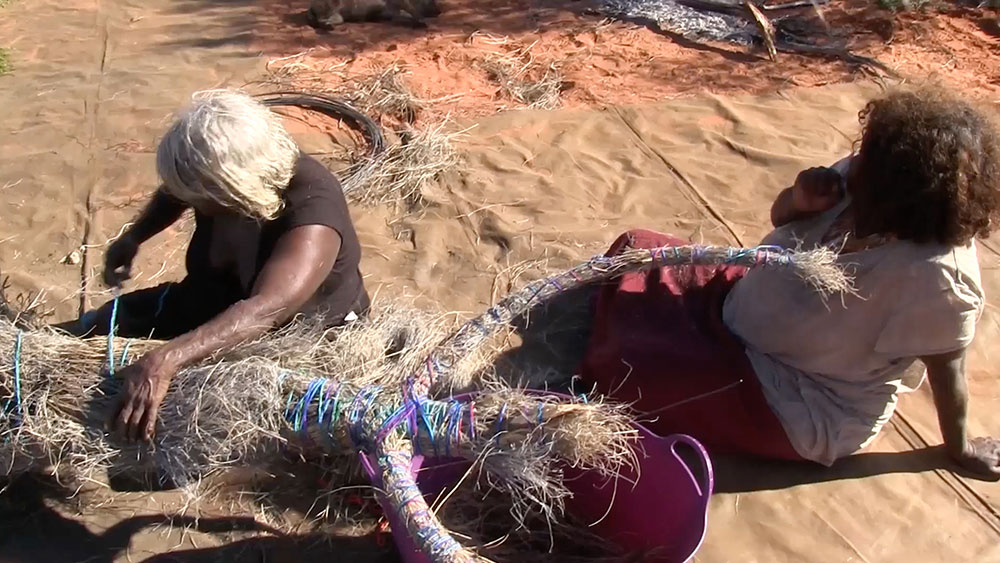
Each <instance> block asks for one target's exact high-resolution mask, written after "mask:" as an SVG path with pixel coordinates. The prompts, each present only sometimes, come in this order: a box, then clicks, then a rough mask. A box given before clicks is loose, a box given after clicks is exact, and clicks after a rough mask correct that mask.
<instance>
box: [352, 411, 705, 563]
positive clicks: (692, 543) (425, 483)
mask: <svg viewBox="0 0 1000 563" xmlns="http://www.w3.org/2000/svg"><path fill="white" fill-rule="evenodd" d="M456 398H457V399H460V400H461V399H464V398H465V397H456ZM634 426H635V428H636V429H637V430H638V432H639V436H640V440H639V448H638V451H639V452H640V455H639V468H638V469H639V470H638V475H635V474H622V475H620V476H618V477H613V478H612V477H602V476H600V475H597V474H595V473H593V472H586V471H578V470H573V469H567V470H566V477H567V482H566V485H567V486H568V487H569V489H570V491H572V493H573V496H572V498H570V499H569V500H567V502H566V509H567V511H568V512H569V513H570V514H572V515H573V516H574V517H576V518H577V519H578V520H580V521H582V522H586V523H589V524H590V526H591V529H592V530H593V531H594V532H595V533H597V534H598V535H600V536H601V537H603V538H605V539H606V540H608V541H609V542H611V543H612V544H614V545H616V546H618V547H619V548H621V549H622V550H623V551H625V552H630V553H632V552H640V553H643V554H644V557H643V560H644V561H657V562H664V563H667V562H669V563H683V562H686V561H689V560H690V559H691V558H692V556H693V555H694V554H695V552H697V551H698V548H699V547H701V543H702V541H703V540H704V538H705V530H706V526H707V525H708V501H709V497H710V496H711V494H712V486H713V476H712V464H711V461H710V460H709V457H708V452H706V451H705V448H704V447H703V446H702V445H701V444H700V443H698V441H697V440H695V439H694V438H691V437H690V436H685V435H681V434H676V435H672V436H667V437H661V436H657V435H656V434H654V433H653V432H651V431H650V430H649V429H647V428H645V427H644V426H642V425H638V424H635V425H634ZM681 444H683V445H686V446H689V447H690V449H691V450H692V451H693V452H694V457H695V458H697V459H698V460H699V461H700V463H701V467H699V468H694V469H692V468H691V467H689V466H688V465H687V463H686V462H685V461H684V459H683V458H682V457H681V456H680V455H679V454H678V451H677V447H678V445H681ZM362 458H363V459H362V462H363V465H364V466H365V468H366V470H367V471H368V476H369V478H370V479H371V480H372V483H373V484H374V485H375V486H376V487H379V486H380V483H379V482H378V481H379V478H378V473H377V470H376V469H375V468H376V464H375V460H374V459H372V458H370V457H368V456H366V455H365V454H362ZM468 467H469V462H468V461H465V460H460V459H434V460H425V459H424V458H423V457H421V456H414V458H413V467H412V471H413V472H414V474H415V475H416V476H417V477H416V478H417V483H418V485H419V486H420V490H421V491H422V492H423V493H424V497H425V498H427V499H428V502H433V500H434V499H435V498H437V496H438V495H439V494H440V493H441V491H443V490H444V489H446V488H447V487H450V486H452V485H454V484H455V483H457V482H458V480H459V479H461V477H462V475H464V474H465V471H466V470H467V469H468ZM699 475H700V476H701V477H699ZM378 500H379V503H380V504H381V505H382V509H383V511H384V512H385V515H386V518H387V519H388V521H389V524H390V526H392V533H393V539H394V541H395V543H396V546H397V547H398V549H399V552H400V555H401V556H402V558H403V561H405V562H406V563H428V560H427V558H426V557H424V556H423V555H422V554H421V553H420V552H419V551H418V550H417V548H416V545H415V544H414V543H413V541H412V540H411V539H410V537H409V536H408V535H407V534H406V528H405V527H404V526H403V525H402V523H401V522H399V521H398V517H397V516H396V513H395V511H394V510H391V509H390V507H388V506H387V503H386V499H385V498H384V497H383V496H381V495H379V499H378Z"/></svg>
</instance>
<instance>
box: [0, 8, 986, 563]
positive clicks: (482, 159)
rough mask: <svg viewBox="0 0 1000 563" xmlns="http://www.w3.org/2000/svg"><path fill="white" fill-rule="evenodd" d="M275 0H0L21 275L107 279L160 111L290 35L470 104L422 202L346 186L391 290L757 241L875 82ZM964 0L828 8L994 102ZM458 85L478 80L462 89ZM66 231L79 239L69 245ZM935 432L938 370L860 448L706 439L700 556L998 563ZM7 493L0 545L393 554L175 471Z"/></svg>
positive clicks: (839, 145)
mask: <svg viewBox="0 0 1000 563" xmlns="http://www.w3.org/2000/svg"><path fill="white" fill-rule="evenodd" d="M286 6H287V4H286V3H278V2H270V1H261V2H258V3H255V4H253V5H245V4H244V3H237V2H209V1H207V0H185V1H181V2H170V1H168V0H152V1H150V2H142V3H140V2H137V1H136V0H72V1H71V2H60V3H56V2H54V1H52V0H37V1H34V2H30V3H29V2H26V1H25V0H16V1H15V2H14V3H13V4H12V5H10V6H9V7H6V8H4V9H3V10H2V11H0V46H8V47H10V48H12V50H13V51H12V52H13V62H14V65H15V71H14V73H13V74H11V75H9V76H4V77H0V108H3V110H2V111H3V123H4V128H3V130H0V155H3V166H2V167H0V216H2V217H3V218H4V220H3V221H2V222H0V268H2V270H3V273H4V274H5V275H9V276H10V277H11V280H12V282H13V287H14V290H15V291H22V292H39V291H42V292H44V298H45V302H46V304H47V305H48V306H50V307H51V308H53V309H54V313H55V315H56V317H58V318H68V317H70V316H72V315H74V314H76V313H78V312H79V310H80V309H81V307H85V306H93V305H96V304H99V303H100V302H102V300H104V299H106V298H107V293H106V290H104V289H103V288H102V287H101V286H100V284H99V283H98V274H99V272H100V265H101V260H102V257H103V246H104V244H105V242H106V241H107V240H109V239H110V238H112V237H114V236H115V235H116V234H117V233H118V232H119V229H120V228H121V226H122V225H123V224H124V223H125V222H127V221H128V220H129V219H130V218H131V217H132V216H133V215H134V214H135V213H136V211H137V210H138V209H139V206H140V204H141V202H142V199H143V198H144V196H145V194H147V193H148V192H149V190H150V189H151V188H152V187H153V186H154V185H155V184H154V182H155V173H154V166H153V156H152V154H151V150H152V147H154V146H155V142H156V139H157V136H158V135H159V134H160V133H161V132H162V130H163V128H164V124H165V120H166V119H168V117H169V115H170V113H171V112H172V111H173V110H174V109H175V108H176V107H177V106H179V105H180V104H181V103H183V101H184V99H185V98H186V96H187V95H188V94H189V93H190V92H191V91H193V90H196V89H202V88H209V87H215V86H222V85H226V86H240V85H242V84H245V83H248V82H252V81H256V80H259V79H260V78H261V77H262V76H264V75H265V73H266V72H265V67H266V65H267V63H268V62H269V61H273V60H274V59H277V58H279V57H288V56H294V57H293V59H288V60H300V59H301V60H302V62H303V65H304V66H305V69H304V70H303V71H302V72H303V73H309V72H313V73H317V72H323V71H324V69H328V68H334V69H337V71H338V72H339V71H340V70H343V69H345V68H347V69H348V70H350V71H352V72H353V71H362V70H366V69H373V68H377V67H378V66H379V65H383V64H386V63H390V62H398V61H402V62H403V63H405V65H406V68H407V69H408V79H409V80H410V81H411V84H412V85H413V86H414V89H415V90H416V91H417V92H418V93H419V94H420V95H421V96H422V97H424V98H427V99H428V100H430V101H429V102H428V108H429V109H428V111H427V113H426V114H424V115H422V116H421V118H420V119H421V120H423V121H427V122H430V121H433V120H435V119H439V118H440V117H442V116H444V115H446V114H450V115H451V116H452V117H453V119H455V120H456V123H455V124H454V126H455V127H457V128H469V130H468V132H467V134H466V137H465V140H464V141H463V142H462V145H461V147H460V148H461V150H462V153H463V155H464V156H463V158H464V159H465V165H464V167H463V169H462V170H460V171H455V172H453V173H451V174H448V175H447V176H446V177H444V178H442V180H441V181H440V182H439V183H438V184H436V185H434V186H431V187H430V188H429V189H428V190H427V193H426V200H427V205H426V207H425V208H424V209H422V210H421V211H420V212H419V213H416V214H413V215H409V216H403V215H400V214H398V213H396V212H395V211H393V210H391V209H389V208H383V207H375V208H362V207H356V208H354V209H352V213H353V216H354V219H355V222H356V225H357V227H358V231H359V235H360V237H361V242H362V245H363V250H364V263H363V270H364V273H365V275H366V280H367V283H368V285H369V287H370V288H371V289H372V291H373V293H375V294H376V296H379V297H385V296H390V295H391V296H406V297H408V298H412V299H414V300H415V301H416V302H418V303H419V304H421V305H423V306H426V307H435V308H438V309H440V310H447V311H454V312H457V313H459V314H468V313H473V312H476V311H478V310H480V309H482V308H483V307H484V306H486V305H488V304H490V303H491V302H493V301H494V300H495V299H497V298H498V296H500V295H502V294H503V293H504V292H505V291H506V290H507V288H508V287H509V286H510V285H512V284H513V285H517V284H519V283H523V282H524V281H526V280H529V279H531V278H534V277H536V276H539V275H542V274H543V273H545V272H550V271H553V270H556V269H559V268H563V267H565V266H568V265H570V264H571V263H574V262H576V261H578V260H581V259H584V258H587V257H589V256H592V255H594V254H596V253H598V252H600V251H602V250H603V249H604V247H605V246H606V245H607V244H609V243H610V241H612V240H613V239H614V238H615V236H616V235H617V234H618V233H620V232H621V231H624V230H626V229H629V228H633V227H645V228H652V229H656V230H661V231H667V232H671V233H674V234H677V235H680V236H683V237H688V238H690V239H691V240H694V241H698V242H701V241H704V242H718V243H732V244H752V243H754V242H755V241H757V240H758V239H759V238H760V237H761V236H762V235H763V234H764V233H765V232H766V212H767V209H768V207H769V205H770V202H771V200H772V199H773V197H774V194H775V193H776V192H777V191H778V190H779V189H781V188H782V187H784V186H785V185H787V183H788V182H789V181H790V180H791V179H792V178H793V177H794V175H795V173H796V172H797V171H798V170H801V169H802V168H804V167H807V166H813V165H822V164H829V163H831V162H833V161H834V160H836V159H837V158H839V157H840V156H842V155H843V154H844V153H845V151H847V150H849V147H850V146H851V143H852V141H853V140H854V138H855V137H856V134H857V125H856V114H857V111H858V109H860V107H861V106H862V105H863V103H864V101H865V99H866V98H867V97H868V96H870V95H872V94H873V93H874V92H876V91H877V86H876V85H875V84H873V83H871V82H866V81H863V80H859V81H855V82H852V83H845V84H841V83H840V82H843V81H845V80H847V79H851V78H859V77H858V76H857V75H856V74H855V72H854V71H853V70H852V69H850V68H848V67H847V66H845V65H843V64H842V63H839V62H831V61H821V60H817V59H811V58H804V57H795V56H786V57H782V59H781V62H780V64H778V65H772V64H769V63H765V62H764V61H763V60H762V59H760V58H759V54H757V53H750V54H749V55H748V54H746V53H745V52H744V51H743V49H742V48H739V47H731V46H726V45H713V46H708V47H704V48H696V47H695V46H692V45H688V44H685V43H679V42H677V41H675V40H672V39H670V38H666V37H663V36H662V35H659V34H657V33H655V32H653V31H651V30H649V29H646V28H644V27H640V26H635V25H631V24H621V23H610V24H602V25H598V24H599V23H600V22H599V18H597V17H595V16H588V15H587V14H586V13H585V12H586V10H587V4H586V2H582V1H581V2H568V1H567V2H563V1H557V0H553V1H550V2H528V1H521V0H505V1H504V2H500V3H496V4H490V7H488V8H487V7H485V6H486V5H485V4H480V3H472V2H471V1H464V0H461V1H460V0H454V1H446V2H444V7H445V10H446V14H445V15H444V16H443V17H442V18H440V20H438V21H436V22H431V24H430V28H429V29H428V30H423V31H414V30H408V29H400V28H390V27H386V26H379V25H376V24H362V25H358V26H351V27H348V28H344V29H342V30H337V31H334V32H332V33H330V34H327V35H319V34H316V33H315V32H314V31H312V30H311V29H308V28H303V27H302V26H301V22H300V20H299V19H298V18H299V16H298V15H296V14H297V13H298V12H299V11H300V10H301V9H303V8H304V6H298V5H297V6H296V7H295V10H294V12H295V13H292V14H289V13H288V8H287V7H286ZM976 14H979V13H978V12H976V13H974V14H971V15H970V13H969V12H968V11H965V12H955V13H951V14H944V15H939V16H936V17H934V18H929V17H927V16H920V15H908V16H904V17H902V18H901V20H900V21H899V22H898V23H897V24H896V27H895V30H894V31H893V38H892V41H891V42H889V43H886V40H885V39H883V38H882V36H879V35H878V32H879V30H881V31H885V30H884V29H882V28H881V27H879V26H880V25H882V24H879V23H878V22H883V23H884V22H885V21H887V20H886V18H887V16H886V15H885V14H884V13H881V12H877V11H874V10H868V9H862V8H861V7H860V4H853V3H851V2H848V3H847V4H846V5H843V4H837V5H836V6H835V7H831V8H830V12H829V14H828V15H830V18H831V21H838V18H839V19H840V20H839V21H843V22H844V25H847V24H849V23H850V24H852V25H854V26H855V27H856V28H857V29H858V30H859V31H858V35H859V38H858V39H857V40H856V41H857V43H858V49H859V51H861V52H864V53H866V54H869V55H875V56H878V57H880V59H881V60H883V61H884V62H886V63H887V64H889V65H890V66H893V67H895V68H898V69H900V70H901V71H905V72H907V73H910V74H913V75H926V74H932V73H939V74H940V75H941V76H942V79H944V80H946V81H949V82H950V83H953V84H955V85H957V86H960V87H962V88H963V89H965V90H966V91H967V92H969V93H971V94H973V95H976V96H977V97H980V98H984V99H987V100H996V99H1000V95H998V88H1000V75H998V74H997V73H998V72H1000V67H998V66H997V65H996V64H995V63H994V62H991V57H995V56H996V54H997V50H998V49H1000V47H998V41H997V38H996V36H995V35H991V34H990V32H989V27H988V25H986V23H988V20H985V13H983V14H980V15H976ZM851 17H853V19H851ZM984 21H985V22H986V23H983V22H984ZM542 25H544V26H546V29H545V31H543V32H539V31H536V30H537V29H538V28H539V27H541V26H542ZM865 30H867V31H865ZM477 31H478V33H476V32H477ZM884 35H886V34H884ZM309 49H312V51H309V52H308V53H306V54H303V55H300V56H296V55H297V54H299V53H303V52H304V51H307V50H309ZM517 49H520V50H521V52H522V53H530V56H531V57H532V60H535V61H538V62H539V63H540V64H543V65H549V64H556V63H559V65H557V66H559V68H560V71H561V72H562V73H563V75H564V76H565V80H566V81H567V82H569V83H571V86H570V87H568V88H567V89H566V91H565V92H563V105H564V108H562V109H559V110H557V111H525V110H522V109H520V108H519V107H518V105H517V104H516V103H514V102H512V101H511V100H509V99H507V98H505V97H503V96H502V95H500V94H498V92H497V87H496V85H495V84H493V83H491V82H490V81H489V80H488V79H487V78H486V77H485V75H484V73H481V72H479V71H478V70H477V67H476V66H475V65H476V60H478V59H479V58H482V57H483V56H486V55H488V54H489V53H491V52H499V53H503V54H507V55H509V54H510V53H511V52H513V51H514V50H517ZM273 64H274V63H272V66H273ZM331 75H332V73H331ZM456 93H462V94H463V96H462V97H461V98H457V99H455V98H450V97H449V96H451V95H453V94H456ZM502 109H508V110H516V111H506V112H503V113H499V114H497V113H496V112H497V111H498V110H502ZM294 122H295V123H296V124H295V125H294V126H293V127H292V129H293V131H294V133H295V135H296V138H297V139H298V140H299V141H300V143H301V144H302V146H303V147H305V148H306V149H307V150H309V151H310V152H322V151H325V150H329V149H330V147H331V143H332V140H333V139H335V138H342V134H335V135H331V132H332V131H336V130H337V127H336V124H334V123H321V122H320V121H319V120H317V119H316V118H315V117H310V118H308V119H307V120H305V121H294ZM290 123H293V121H290ZM189 231H190V224H182V225H180V226H178V227H177V228H174V229H171V230H170V231H168V232H166V233H164V234H163V235H161V236H159V237H157V238H156V239H154V240H152V241H150V243H149V244H148V245H147V246H145V247H143V251H142V253H141V254H140V259H139V262H138V263H137V268H136V279H135V280H134V286H135V287H139V286H146V285H152V284H155V283H159V282H162V281H167V280H170V279H177V278H179V277H180V276H181V275H182V274H183V264H182V257H183V248H184V244H185V243H186V236H187V233H188V232H189ZM998 249H1000V239H996V238H994V240H992V241H988V242H986V243H984V244H982V245H981V247H980V255H981V261H982V268H983V278H984V284H985V287H986V290H987V292H988V294H989V295H991V296H995V295H1000V270H998V267H997V266H998V255H1000V250H998ZM74 251H77V252H79V256H80V260H79V262H77V263H73V262H74V261H73V260H64V258H65V257H67V256H69V255H70V254H71V253H72V252H74ZM81 290H83V291H82V292H81ZM998 321H1000V316H998V313H997V308H996V306H995V303H993V302H991V304H990V305H989V307H988V308H987V311H986V313H985V314H984V318H983V319H982V321H981V323H980V325H979V334H978V335H977V338H976V341H975V344H974V346H973V351H972V355H971V358H970V366H969V378H970V393H971V395H972V418H971V419H970V427H971V430H972V432H973V433H974V434H990V435H994V436H996V435H1000V416H998V415H997V414H996V413H998V412H1000V395H998V393H997V391H996V389H997V388H998V383H1000V371H998V369H997V368H996V367H995V365H996V361H995V358H996V355H997V352H996V345H995V343H996V342H1000V340H998V339H997V338H998V336H1000V334H998V333H1000V322H998ZM570 343H571V345H570V346H568V347H566V348H565V349H564V350H561V351H562V352H565V354H564V355H562V356H560V357H558V358H552V357H551V356H552V352H553V350H549V349H547V348H548V345H547V343H544V342H543V343H538V342H534V343H531V344H532V346H529V347H528V348H529V349H528V352H527V353H528V354H529V355H530V354H536V359H540V358H545V359H546V361H558V362H561V364H562V365H561V367H564V368H565V367H566V366H572V365H573V362H574V361H576V359H578V355H579V353H580V349H579V345H578V344H577V345H576V347H574V346H573V345H572V339H570ZM939 443H940V436H939V433H938V431H937V428H936V422H935V417H934V411H933V407H932V403H931V397H930V394H929V390H928V389H922V390H921V391H920V392H918V393H916V394H914V395H911V396H908V397H906V398H904V400H903V402H902V405H901V408H900V412H899V413H898V415H897V416H896V417H895V418H894V420H893V422H892V423H891V424H890V425H888V427H887V429H886V431H885V432H884V434H883V435H882V436H881V437H880V438H879V439H878V440H877V441H876V443H875V444H874V445H873V446H872V447H871V448H870V452H868V453H865V454H862V455H860V456H857V457H856V458H854V459H851V460H848V461H846V462H843V463H839V464H837V465H836V466H835V467H833V468H831V469H820V468H815V467H811V466H801V465H794V464H792V465H789V464H747V463H745V462H741V461H739V460H723V459H720V460H717V461H718V463H719V468H718V469H719V474H720V475H719V489H720V493H719V494H717V495H716V496H715V497H714V498H713V501H712V507H711V512H710V520H709V535H708V539H707V542H706V544H705V546H704V547H703V549H702V551H701V552H700V553H699V556H698V560H699V561H713V562H714V561H729V560H740V561H750V562H754V561H761V562H765V561H766V562H782V561H788V562H792V561H804V560H808V561H871V562H876V561H901V560H912V561H1000V541H998V538H1000V515H998V514H1000V491H998V488H997V485H996V484H992V483H984V482H982V481H977V480H974V479H968V478H965V477H962V476H960V475H958V474H956V473H953V472H952V471H950V469H949V468H948V466H947V465H946V464H945V463H944V462H943V461H942V460H943V458H942V454H941V453H940V451H938V450H937V449H935V448H934V446H936V445H937V444H939ZM15 492H17V495H14V496H13V497H12V496H11V494H5V495H4V497H0V498H2V499H3V502H4V503H5V504H3V508H4V510H3V512H2V515H3V518H4V523H3V525H2V526H0V530H2V531H0V561H5V562H6V561H11V562H13V561H41V560H46V561H79V560H98V561H105V560H106V561H168V560H175V561H201V560H206V561H207V560H227V561H244V560H246V561H259V560H262V558H263V559H265V560H267V561H276V560H279V561H280V560H289V561H291V560H312V559H313V558H316V559H319V558H323V557H326V558H328V559H330V560H352V561H354V560H362V559H363V558H362V556H361V555H359V554H355V552H353V551H351V552H350V553H351V555H347V553H348V552H347V551H343V550H345V549H350V550H356V549H360V550H362V551H363V552H364V553H365V554H366V557H368V558H371V559H373V560H378V559H381V558H387V559H388V560H392V555H391V551H390V552H387V551H386V550H385V549H384V548H381V547H379V545H378V542H377V541H376V540H375V539H374V538H365V539H361V540H357V539H351V538H348V539H345V540H343V542H340V541H339V540H338V542H335V543H334V544H333V545H317V544H316V541H315V538H313V537H284V538H279V537H275V536H270V535H268V534H267V533H266V532H261V531H260V530H259V529H257V528H258V527H259V524H250V523H248V522H246V520H245V518H246V517H247V513H240V512H235V513H234V512H233V511H232V510H229V509H228V508H227V507H226V506H224V505H220V506H205V507H202V508H200V509H199V511H192V509H191V507H189V506H185V503H184V500H183V497H182V496H181V495H180V494H179V493H177V492H160V493H128V494H125V495H122V494H117V493H116V494H110V493H107V492H100V491H98V492H94V493H89V494H88V495H85V496H86V499H87V500H88V501H92V500H94V499H103V500H104V501H106V502H103V503H101V504H99V505H96V506H95V505H94V504H93V503H88V505H87V506H86V507H85V508H81V509H79V510H78V509H74V508H73V505H72V504H71V505H69V506H58V505H56V504H53V502H52V501H51V500H44V497H46V495H44V494H42V493H43V492H44V490H43V489H40V488H37V487H36V486H34V485H31V486H28V485H23V484H22V485H21V486H20V487H19V488H17V489H16V491H15ZM102 495H104V496H102ZM57 496H58V495H57ZM300 500H301V499H300ZM300 504H301V503H300ZM287 508H288V510H289V511H291V512H295V511H296V510H298V509H300V508H301V507H296V506H293V505H290V506H289V507H287ZM26 515H27V517H26ZM176 515H186V516H188V517H190V516H194V515H202V516H204V520H203V521H204V522H208V523H209V524H206V525H203V526H202V527H201V530H200V531H196V530H192V531H185V530H184V527H185V525H190V524H192V522H191V521H190V520H183V519H176V520H175V521H174V522H173V524H171V523H170V517H171V516H176ZM234 518H235V520H234ZM239 518H244V520H240V519H239ZM247 527H250V528H253V529H256V531H253V530H251V531H245V530H246V529H247ZM234 528H237V530H235V531H234ZM261 533H263V536H265V537H256V536H257V535H259V534H261ZM54 538H58V540H59V541H54ZM227 545H228V546H229V547H228V548H227V547H225V546H227ZM338 556H339V558H338Z"/></svg>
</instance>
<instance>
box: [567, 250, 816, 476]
mask: <svg viewBox="0 0 1000 563" xmlns="http://www.w3.org/2000/svg"><path fill="white" fill-rule="evenodd" d="M687 244H690V243H689V242H687V241H684V240H681V239H678V238H676V237H672V236H669V235H664V234H661V233H656V232H652V231H644V230H634V231H629V232H627V233H625V234H623V235H622V236H620V237H618V240H616V241H615V243H614V244H613V245H612V246H611V249H610V250H609V251H608V254H609V255H613V254H616V253H618V252H620V251H621V250H623V249H624V248H656V247H659V246H666V245H673V246H677V245H687ZM745 273H746V269H745V268H743V267H737V266H679V267H665V268H659V269H656V270H652V271H649V272H635V273H629V274H626V275H624V276H622V277H621V278H619V279H618V280H616V282H615V283H614V284H608V285H607V286H605V287H603V288H602V289H601V291H600V293H599V294H598V298H597V304H596V308H595V313H594V322H593V329H592V330H593V332H592V335H591V340H590V344H589V346H588V349H587V353H586V355H585V358H584V362H583V366H582V368H581V375H582V377H583V379H584V381H585V382H587V383H589V384H590V385H594V386H595V388H596V390H597V391H598V392H600V393H603V394H605V395H608V396H610V397H613V398H615V399H617V400H619V401H624V402H629V403H631V404H632V405H633V407H634V409H635V410H636V411H638V412H639V413H640V415H641V418H640V422H642V423H643V424H645V425H646V426H647V427H648V428H650V429H651V430H653V431H655V432H657V433H659V434H661V435H668V434H687V435H689V436H692V437H694V438H695V439H697V440H698V441H700V442H701V443H702V444H704V445H705V447H706V448H707V449H708V450H709V451H710V452H718V453H745V454H752V455H758V456H763V457H769V458H777V459H794V460H798V459H802V458H801V456H799V455H798V454H797V453H796V451H795V449H794V448H792V445H791V444H790V443H789V441H788V436H787V435H786V434H785V431H784V429H783V428H782V426H781V422H780V421H779V420H778V418H777V417H776V416H775V414H774V412H773V411H772V410H771V408H770V406H769V405H768V403H767V400H766V399H765V398H764V394H763V391H762V390H761V386H760V382H759V380H758V379H757V376H756V374H755V373H754V371H753V367H752V365H751V364H750V360H749V359H748V358H747V357H746V354H745V352H744V348H743V345H742V344H741V343H740V342H739V340H738V339H737V338H736V337H735V336H733V334H732V333H730V332H729V330H728V329H727V328H726V326H725V325H724V324H723V322H722V305H723V303H724V302H725V298H726V295H727V294H728V293H729V290H730V289H731V288H732V287H733V285H734V284H735V283H736V282H737V281H738V280H739V279H740V278H741V277H742V276H743V275H744V274H745Z"/></svg>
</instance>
